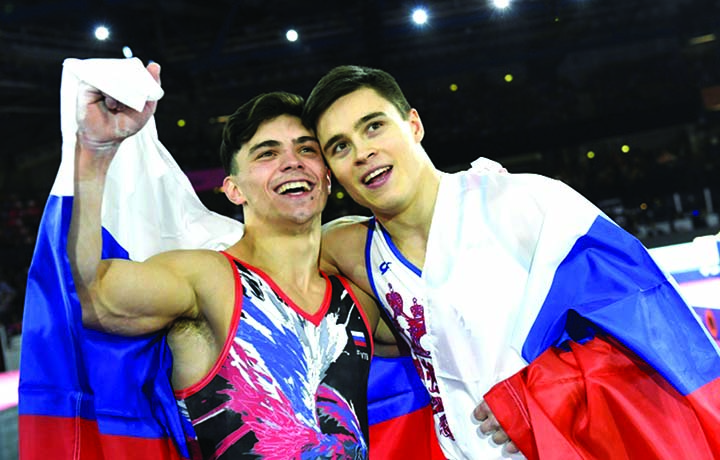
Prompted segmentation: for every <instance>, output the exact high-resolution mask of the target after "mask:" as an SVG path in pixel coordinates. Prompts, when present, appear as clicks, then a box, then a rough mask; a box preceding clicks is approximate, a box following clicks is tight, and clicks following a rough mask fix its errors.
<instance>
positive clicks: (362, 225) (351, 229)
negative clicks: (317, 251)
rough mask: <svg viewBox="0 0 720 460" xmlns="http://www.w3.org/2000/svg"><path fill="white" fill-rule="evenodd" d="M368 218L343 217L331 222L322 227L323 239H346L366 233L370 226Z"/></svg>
mask: <svg viewBox="0 0 720 460" xmlns="http://www.w3.org/2000/svg"><path fill="white" fill-rule="evenodd" d="M370 219H371V217H368V216H343V217H338V218H337V219H334V220H331V221H329V222H327V223H325V224H323V226H322V232H323V239H326V238H328V237H332V238H335V237H346V236H350V235H352V234H355V233H358V232H362V233H364V232H366V231H367V228H368V226H369V225H370Z"/></svg>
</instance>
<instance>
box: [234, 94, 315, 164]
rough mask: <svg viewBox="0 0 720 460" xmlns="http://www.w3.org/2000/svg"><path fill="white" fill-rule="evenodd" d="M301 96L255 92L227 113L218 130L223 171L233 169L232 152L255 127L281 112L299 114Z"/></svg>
mask: <svg viewBox="0 0 720 460" xmlns="http://www.w3.org/2000/svg"><path fill="white" fill-rule="evenodd" d="M303 102H304V100H303V98H302V96H298V95H297V94H292V93H286V92H284V91H275V92H272V93H263V94H259V95H257V96H255V97H254V98H252V99H250V100H249V101H247V102H246V103H245V104H243V105H241V106H240V107H238V109H237V110H235V112H234V113H233V114H232V115H230V117H228V121H227V123H226V124H225V127H224V128H223V132H222V144H221V145H220V161H221V162H222V166H223V169H225V173H226V174H234V173H235V172H236V171H235V170H234V168H235V162H234V161H233V160H234V159H235V155H236V154H237V153H238V152H239V151H240V149H241V148H242V146H243V145H245V143H247V142H248V141H249V140H250V139H252V137H253V136H254V135H255V133H256V132H257V130H258V127H259V126H260V125H261V124H262V123H264V122H266V121H270V120H272V119H274V118H277V117H279V116H281V115H290V116H294V117H298V118H301V116H302V111H303Z"/></svg>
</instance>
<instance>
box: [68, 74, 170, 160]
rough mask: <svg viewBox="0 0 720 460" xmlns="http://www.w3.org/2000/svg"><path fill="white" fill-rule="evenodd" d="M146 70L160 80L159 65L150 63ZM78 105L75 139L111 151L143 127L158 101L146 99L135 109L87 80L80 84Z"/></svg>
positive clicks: (92, 146)
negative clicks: (94, 86)
mask: <svg viewBox="0 0 720 460" xmlns="http://www.w3.org/2000/svg"><path fill="white" fill-rule="evenodd" d="M147 70H148V72H150V74H151V75H152V76H153V78H154V79H155V81H157V82H158V83H159V82H160V66H159V65H158V64H156V63H151V64H149V65H148V66H147ZM77 104H78V105H77V123H78V141H79V142H82V143H83V144H84V145H86V146H88V147H91V148H92V149H93V150H95V151H97V152H100V153H102V152H103V151H108V152H112V153H114V152H115V151H116V150H117V147H118V146H119V145H120V143H121V142H122V141H123V140H125V139H127V138H128V137H130V136H132V135H133V134H135V133H137V132H138V131H140V129H142V127H143V126H145V124H146V123H147V122H148V120H149V119H150V117H151V116H152V115H153V113H155V108H156V107H157V101H148V102H146V103H145V107H144V108H143V110H142V112H138V111H136V110H133V109H131V108H129V107H126V106H125V105H123V104H121V103H120V102H118V101H117V100H115V99H113V98H112V97H110V96H108V95H106V94H103V93H102V92H100V91H99V90H98V89H97V88H93V87H91V86H90V85H88V84H86V83H81V85H80V88H79V91H78V101H77Z"/></svg>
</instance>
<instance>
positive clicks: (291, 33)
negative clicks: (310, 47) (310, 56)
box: [285, 29, 299, 42]
mask: <svg viewBox="0 0 720 460" xmlns="http://www.w3.org/2000/svg"><path fill="white" fill-rule="evenodd" d="M298 37H299V35H298V33H297V31H296V30H295V29H290V30H288V31H287V32H285V38H287V39H288V41H289V42H294V41H297V39H298Z"/></svg>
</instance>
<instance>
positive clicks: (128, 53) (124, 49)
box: [122, 46, 133, 59]
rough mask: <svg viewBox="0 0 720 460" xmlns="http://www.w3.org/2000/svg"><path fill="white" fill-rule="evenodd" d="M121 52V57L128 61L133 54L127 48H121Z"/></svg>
mask: <svg viewBox="0 0 720 460" xmlns="http://www.w3.org/2000/svg"><path fill="white" fill-rule="evenodd" d="M122 51H123V56H125V57H126V58H128V59H130V58H131V57H133V52H132V50H131V49H130V47H129V46H123V50H122Z"/></svg>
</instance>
